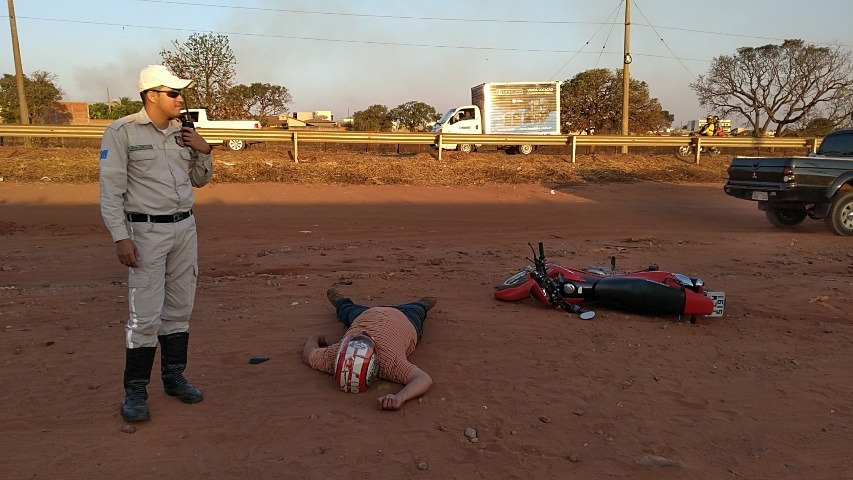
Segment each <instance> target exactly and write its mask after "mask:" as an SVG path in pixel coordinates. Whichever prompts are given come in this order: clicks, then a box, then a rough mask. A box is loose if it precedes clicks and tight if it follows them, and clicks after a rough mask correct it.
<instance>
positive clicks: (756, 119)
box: [690, 40, 853, 136]
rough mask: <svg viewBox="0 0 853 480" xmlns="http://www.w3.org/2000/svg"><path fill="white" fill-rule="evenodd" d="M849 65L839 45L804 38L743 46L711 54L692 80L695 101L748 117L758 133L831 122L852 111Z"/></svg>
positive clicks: (852, 81) (852, 79) (852, 70)
mask: <svg viewBox="0 0 853 480" xmlns="http://www.w3.org/2000/svg"><path fill="white" fill-rule="evenodd" d="M851 87H853V64H851V57H850V52H847V51H845V50H843V49H842V48H841V46H839V45H835V46H829V47H816V46H814V45H808V44H806V43H805V42H803V41H802V40H785V41H784V42H783V43H782V45H764V46H762V47H756V48H753V47H743V48H739V49H738V50H737V53H735V54H734V55H731V56H728V55H722V56H719V57H717V58H715V59H714V61H713V63H712V64H711V67H710V69H709V70H708V73H707V74H706V75H701V76H699V78H698V79H697V80H696V82H695V83H692V84H690V88H692V89H693V90H694V91H695V92H696V95H697V96H698V98H699V104H700V105H702V106H703V107H706V108H708V110H710V111H718V112H720V113H721V114H723V115H728V114H732V113H734V114H736V115H739V116H741V117H743V118H744V119H746V120H747V121H748V122H749V123H750V125H751V126H752V130H753V131H754V132H756V134H757V135H758V136H763V135H764V133H765V132H766V131H767V130H768V129H770V128H772V127H773V126H774V125H776V135H784V132H785V130H786V129H788V128H797V127H798V126H799V127H800V128H805V126H807V125H808V124H809V123H810V122H811V121H813V120H816V119H819V118H824V119H827V120H829V121H830V122H832V123H833V124H835V125H838V124H840V123H841V122H844V121H846V119H848V118H849V117H850V113H851V110H853V101H851V98H852V97H853V89H851Z"/></svg>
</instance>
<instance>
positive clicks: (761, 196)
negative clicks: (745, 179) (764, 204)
mask: <svg viewBox="0 0 853 480" xmlns="http://www.w3.org/2000/svg"><path fill="white" fill-rule="evenodd" d="M752 199H753V200H767V192H752Z"/></svg>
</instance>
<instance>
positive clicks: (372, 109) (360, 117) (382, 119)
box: [351, 105, 391, 132]
mask: <svg viewBox="0 0 853 480" xmlns="http://www.w3.org/2000/svg"><path fill="white" fill-rule="evenodd" d="M351 128H352V129H353V130H358V131H361V132H387V131H390V130H391V115H389V113H388V107H386V106H385V105H371V106H369V107H367V109H365V110H360V111H358V112H355V114H353V116H352V127H351Z"/></svg>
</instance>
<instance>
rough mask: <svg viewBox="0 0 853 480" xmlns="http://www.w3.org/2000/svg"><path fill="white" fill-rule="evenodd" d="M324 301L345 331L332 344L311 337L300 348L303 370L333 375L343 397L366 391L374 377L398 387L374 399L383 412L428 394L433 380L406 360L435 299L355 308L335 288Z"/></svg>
mask: <svg viewBox="0 0 853 480" xmlns="http://www.w3.org/2000/svg"><path fill="white" fill-rule="evenodd" d="M326 297H327V298H328V299H329V303H331V304H332V305H334V307H335V310H336V312H337V315H338V319H340V321H341V322H342V323H343V324H344V325H346V326H347V331H346V333H345V334H344V337H343V339H342V340H341V341H340V342H337V343H333V344H331V345H330V344H328V343H327V342H326V339H325V337H324V336H323V335H311V337H309V338H308V341H307V342H306V343H305V347H304V348H303V349H302V361H303V362H304V363H305V364H306V365H309V366H310V367H311V368H314V369H315V370H320V371H322V372H326V373H331V374H333V375H335V379H336V380H337V381H338V384H339V385H340V387H341V389H342V390H343V391H345V392H351V393H358V392H360V391H363V390H365V389H366V388H367V387H369V386H370V383H372V380H373V378H374V377H375V376H376V375H377V373H378V376H379V377H380V378H383V379H385V380H389V381H392V382H396V383H401V384H403V385H404V386H403V389H402V390H400V391H399V392H397V393H396V394H391V393H389V394H386V395H383V396H381V397H379V398H378V399H377V402H378V404H379V408H380V409H382V410H399V409H400V407H402V406H403V404H404V403H405V402H406V401H408V400H411V399H413V398H416V397H419V396H421V395H423V394H425V393H426V392H427V390H429V388H430V387H431V386H432V377H430V376H429V374H427V373H426V372H424V371H423V370H421V369H420V368H418V367H416V366H415V365H413V364H412V363H410V362H409V360H408V358H407V357H408V356H409V355H410V354H411V353H412V352H413V351H414V350H415V346H417V344H418V343H420V341H421V337H422V336H423V328H424V322H425V321H426V317H427V312H428V311H429V310H430V309H432V308H433V307H434V306H435V304H436V303H437V300H436V299H435V298H433V297H423V298H421V299H420V300H418V301H416V302H411V303H405V304H402V305H396V306H393V307H390V306H380V307H368V306H365V305H359V304H357V303H354V302H353V301H352V300H351V299H349V298H348V297H345V296H344V295H342V294H341V293H340V292H339V291H338V290H337V289H335V288H330V289H329V290H328V291H327V292H326ZM377 370H378V372H377Z"/></svg>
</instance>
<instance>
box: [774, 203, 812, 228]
mask: <svg viewBox="0 0 853 480" xmlns="http://www.w3.org/2000/svg"><path fill="white" fill-rule="evenodd" d="M764 214H765V215H766V216H767V220H768V221H769V222H770V223H771V224H772V225H773V226H774V227H779V228H789V227H793V226H795V225H799V224H801V223H803V220H805V219H806V215H808V214H807V213H806V210H805V209H802V210H797V209H791V208H770V207H768V208H767V209H766V210H764Z"/></svg>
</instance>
